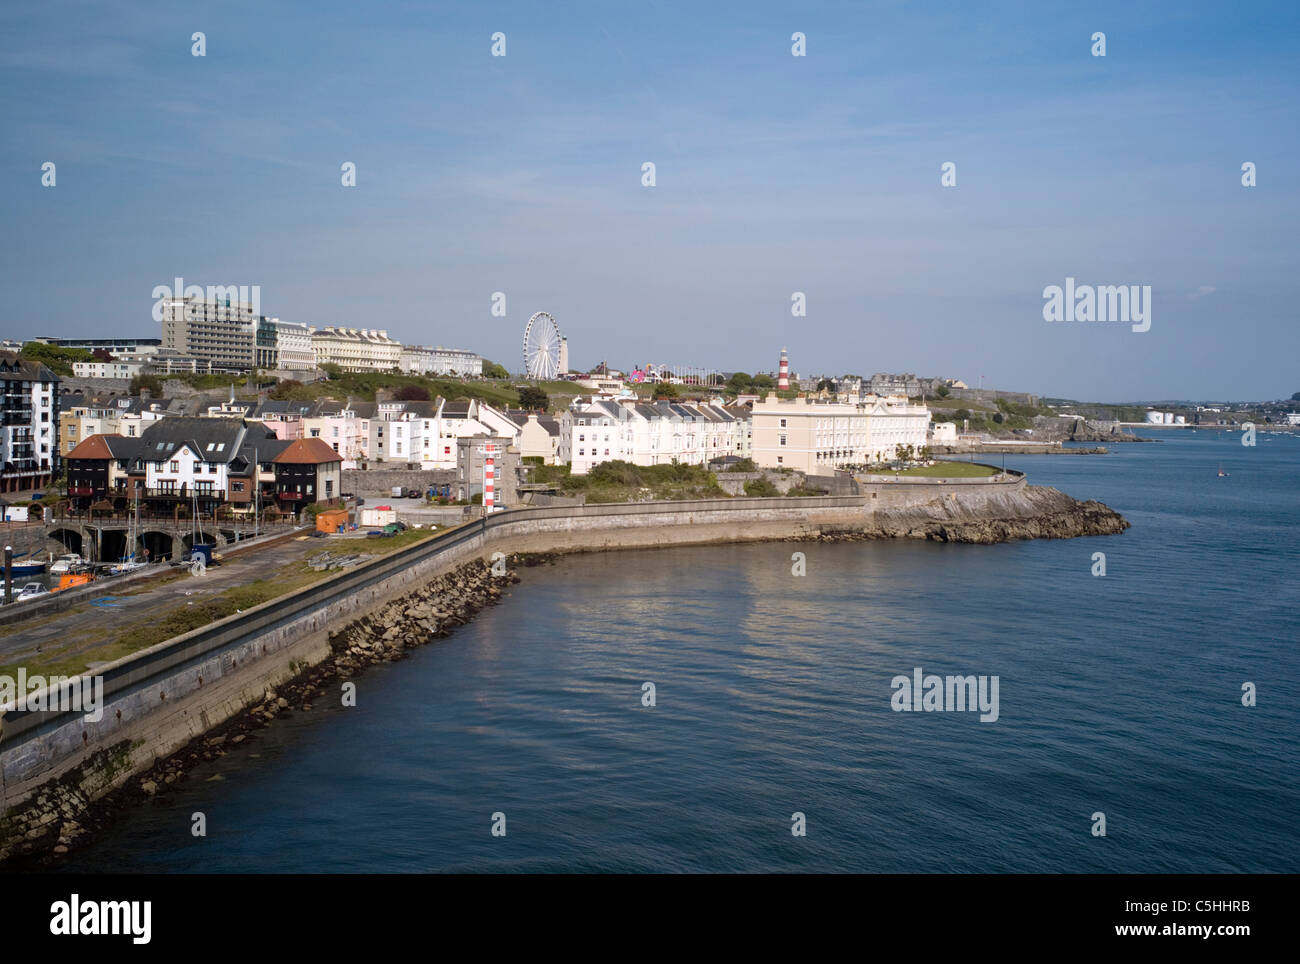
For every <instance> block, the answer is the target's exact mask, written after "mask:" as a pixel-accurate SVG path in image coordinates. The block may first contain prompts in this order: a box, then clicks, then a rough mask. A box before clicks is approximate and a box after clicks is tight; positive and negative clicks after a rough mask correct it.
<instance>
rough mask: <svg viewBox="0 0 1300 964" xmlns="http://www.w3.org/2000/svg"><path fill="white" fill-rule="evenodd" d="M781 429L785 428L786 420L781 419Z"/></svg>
mask: <svg viewBox="0 0 1300 964" xmlns="http://www.w3.org/2000/svg"><path fill="white" fill-rule="evenodd" d="M780 427H781V428H785V419H781V422H780Z"/></svg>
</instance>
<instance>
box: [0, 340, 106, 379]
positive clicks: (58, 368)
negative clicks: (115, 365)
mask: <svg viewBox="0 0 1300 964" xmlns="http://www.w3.org/2000/svg"><path fill="white" fill-rule="evenodd" d="M18 354H20V355H21V356H22V357H23V358H26V359H27V360H29V361H35V362H40V363H41V364H42V365H44V366H45V367H46V368H48V369H49V370H50V371H52V372H54V373H55V374H56V375H67V376H69V377H71V376H72V363H73V362H79V361H92V360H94V357H95V356H94V355H92V354H91V353H90V352H88V351H86V350H85V349H84V348H64V347H62V346H60V345H47V344H45V342H42V341H29V342H25V343H24V344H23V347H22V350H21V351H20V352H19V353H18Z"/></svg>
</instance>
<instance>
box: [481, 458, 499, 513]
mask: <svg viewBox="0 0 1300 964" xmlns="http://www.w3.org/2000/svg"><path fill="white" fill-rule="evenodd" d="M480 451H481V452H482V453H483V514H484V515H488V514H490V513H491V512H492V510H493V509H494V508H495V507H496V463H495V461H494V456H495V455H496V446H495V445H493V444H492V443H491V442H489V443H488V444H486V445H485V446H483V448H482V449H481V450H480Z"/></svg>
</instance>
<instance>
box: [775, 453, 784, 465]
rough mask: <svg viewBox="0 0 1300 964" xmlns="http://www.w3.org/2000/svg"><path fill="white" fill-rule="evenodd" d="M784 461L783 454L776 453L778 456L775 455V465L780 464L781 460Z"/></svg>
mask: <svg viewBox="0 0 1300 964" xmlns="http://www.w3.org/2000/svg"><path fill="white" fill-rule="evenodd" d="M784 461H785V456H784V455H778V456H777V457H776V464H777V465H780V464H781V463H782V462H784Z"/></svg>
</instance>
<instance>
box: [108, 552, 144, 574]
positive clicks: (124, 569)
mask: <svg viewBox="0 0 1300 964" xmlns="http://www.w3.org/2000/svg"><path fill="white" fill-rule="evenodd" d="M147 565H148V563H147V562H140V561H139V560H137V559H136V558H135V557H134V556H132V557H130V558H127V559H123V560H122V561H121V562H119V563H117V564H115V565H114V566H112V567H111V568H110V569H109V570H108V574H109V575H110V576H124V575H126V574H127V573H128V572H135V571H136V570H138V569H143V568H144V567H145V566H147Z"/></svg>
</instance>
